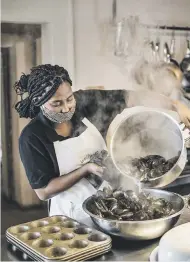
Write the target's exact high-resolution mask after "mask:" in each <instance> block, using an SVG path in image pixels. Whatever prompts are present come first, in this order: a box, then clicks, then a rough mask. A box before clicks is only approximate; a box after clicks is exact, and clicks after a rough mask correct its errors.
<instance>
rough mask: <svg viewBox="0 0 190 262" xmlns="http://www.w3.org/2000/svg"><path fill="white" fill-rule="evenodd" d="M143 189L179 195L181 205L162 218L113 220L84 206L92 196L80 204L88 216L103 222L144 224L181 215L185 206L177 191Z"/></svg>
mask: <svg viewBox="0 0 190 262" xmlns="http://www.w3.org/2000/svg"><path fill="white" fill-rule="evenodd" d="M144 191H154V192H164V193H166V194H168V195H175V196H177V197H179V198H180V199H181V200H182V203H183V207H182V208H181V209H180V210H179V211H178V212H176V213H174V214H172V215H170V216H167V217H162V218H157V219H151V220H136V221H119V220H114V219H106V218H102V217H99V216H97V215H94V214H93V213H91V212H90V211H89V210H88V209H87V208H86V203H87V202H88V201H89V200H90V199H91V198H92V197H93V195H92V196H90V197H88V198H87V199H86V200H85V201H84V202H83V204H82V208H83V210H84V211H85V212H86V213H87V214H88V215H89V216H90V217H93V218H96V219H100V220H103V221H105V222H110V223H111V222H115V223H116V222H117V223H119V224H126V223H129V224H135V223H142V224H146V223H150V222H152V223H156V222H159V221H163V220H168V219H171V218H173V217H176V216H178V215H181V214H182V211H183V209H184V208H185V201H184V199H183V197H182V196H181V195H179V194H177V193H173V192H168V191H165V190H160V189H145V190H144Z"/></svg>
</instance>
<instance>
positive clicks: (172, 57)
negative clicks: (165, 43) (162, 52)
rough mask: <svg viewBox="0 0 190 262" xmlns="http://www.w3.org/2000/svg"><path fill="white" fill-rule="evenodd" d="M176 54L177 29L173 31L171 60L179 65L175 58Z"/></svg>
mask: <svg viewBox="0 0 190 262" xmlns="http://www.w3.org/2000/svg"><path fill="white" fill-rule="evenodd" d="M174 55H175V31H173V32H172V40H171V46H170V62H172V63H174V64H175V65H176V66H178V67H179V63H178V62H177V61H176V60H175V59H174Z"/></svg>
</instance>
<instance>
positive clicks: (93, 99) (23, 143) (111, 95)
mask: <svg viewBox="0 0 190 262" xmlns="http://www.w3.org/2000/svg"><path fill="white" fill-rule="evenodd" d="M125 95H126V91H124V90H79V91H76V92H74V96H75V99H76V111H75V113H74V115H73V117H72V119H71V122H72V125H73V132H72V134H71V136H70V137H67V138H65V137H63V136H60V135H58V134H57V133H56V131H55V129H54V124H53V123H52V122H51V121H50V120H48V119H47V118H46V117H45V116H43V114H42V112H40V113H39V114H38V116H37V117H36V118H34V119H33V120H31V122H30V123H29V124H28V125H27V126H26V127H25V128H24V129H23V131H22V133H21V136H20V138H19V151H20V157H21V160H22V163H23V165H24V168H25V171H26V175H27V177H28V180H29V182H30V185H31V187H32V188H33V189H38V188H42V187H45V186H47V184H48V183H49V182H50V180H52V178H55V177H58V176H59V175H60V174H59V167H58V163H57V158H56V154H55V150H54V145H53V142H55V141H58V140H59V141H62V140H64V139H69V138H71V137H76V136H79V135H80V134H81V133H82V132H84V130H85V129H86V126H85V125H84V124H83V122H82V119H83V118H84V117H86V118H87V119H88V120H89V121H90V122H91V123H92V124H94V125H95V126H96V128H97V129H98V130H99V132H100V133H101V134H102V136H103V137H104V138H105V137H106V133H107V129H108V127H109V125H110V123H111V122H112V120H113V119H114V118H115V116H116V115H117V114H119V113H120V112H122V111H123V109H124V108H126V102H125V98H126V97H125Z"/></svg>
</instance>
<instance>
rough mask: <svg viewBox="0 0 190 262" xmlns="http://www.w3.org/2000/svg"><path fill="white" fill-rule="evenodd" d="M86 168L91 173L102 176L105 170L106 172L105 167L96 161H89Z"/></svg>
mask: <svg viewBox="0 0 190 262" xmlns="http://www.w3.org/2000/svg"><path fill="white" fill-rule="evenodd" d="M85 168H86V171H87V172H88V173H91V174H94V175H97V176H100V177H102V175H103V172H104V168H103V167H101V166H99V165H97V164H95V163H88V164H86V165H85Z"/></svg>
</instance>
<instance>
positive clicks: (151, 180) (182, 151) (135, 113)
mask: <svg viewBox="0 0 190 262" xmlns="http://www.w3.org/2000/svg"><path fill="white" fill-rule="evenodd" d="M145 112H153V113H156V114H161V115H165V117H167V118H168V119H170V120H171V121H172V122H173V123H175V124H176V126H177V127H178V130H179V132H180V135H181V139H182V147H181V151H180V155H179V157H178V160H177V162H176V163H175V164H174V165H173V166H172V168H171V169H170V170H169V171H168V172H166V173H165V174H163V175H161V176H159V177H155V178H150V179H149V180H148V182H149V183H150V182H153V181H156V180H159V179H160V178H162V177H164V176H166V175H167V174H169V173H170V172H172V171H173V169H175V167H176V165H177V164H178V163H179V161H180V159H181V156H182V155H183V153H184V149H185V142H184V139H183V134H182V131H181V129H180V126H179V124H178V122H177V121H176V120H175V119H174V118H173V117H171V116H170V115H169V114H167V113H165V112H161V111H159V110H156V109H151V110H150V108H145V109H143V110H142V111H138V112H132V113H131V114H130V115H129V116H127V117H126V118H124V119H122V121H121V122H120V123H119V124H118V125H117V127H116V128H115V131H114V133H113V136H112V139H111V146H110V148H111V158H112V160H113V163H114V165H115V166H116V167H117V169H118V170H119V171H120V173H121V174H123V172H121V169H120V168H119V167H118V165H117V164H116V161H115V158H114V157H113V150H112V148H113V140H114V137H115V135H116V133H117V131H118V129H119V127H120V125H122V124H123V123H124V122H125V121H126V119H129V118H130V117H132V116H134V115H137V114H141V113H145ZM129 177H130V176H129ZM141 183H142V184H146V183H144V182H141Z"/></svg>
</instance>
